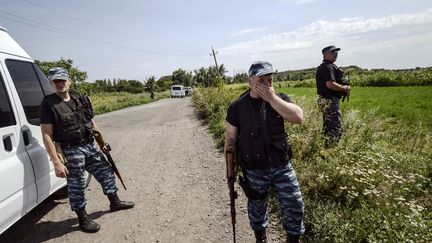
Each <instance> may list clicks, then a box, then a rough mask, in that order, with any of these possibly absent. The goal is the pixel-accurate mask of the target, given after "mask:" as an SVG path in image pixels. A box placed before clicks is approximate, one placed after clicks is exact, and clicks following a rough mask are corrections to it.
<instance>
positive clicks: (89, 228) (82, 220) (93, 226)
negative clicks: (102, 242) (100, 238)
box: [75, 207, 100, 233]
mask: <svg viewBox="0 0 432 243" xmlns="http://www.w3.org/2000/svg"><path fill="white" fill-rule="evenodd" d="M75 213H76V214H77V215H78V221H79V227H80V229H81V230H82V231H84V232H87V233H96V232H98V231H99V230H100V224H98V223H96V222H95V221H93V220H91V218H90V217H89V216H88V214H87V212H86V211H85V207H83V208H81V209H79V210H76V211H75Z"/></svg>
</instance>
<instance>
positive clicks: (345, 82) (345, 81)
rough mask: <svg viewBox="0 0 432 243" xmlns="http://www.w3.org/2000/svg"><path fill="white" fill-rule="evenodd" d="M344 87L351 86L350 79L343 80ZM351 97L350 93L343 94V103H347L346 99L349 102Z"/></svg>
mask: <svg viewBox="0 0 432 243" xmlns="http://www.w3.org/2000/svg"><path fill="white" fill-rule="evenodd" d="M342 85H348V86H349V85H350V81H349V79H348V77H346V78H344V79H342ZM349 96H350V92H349V91H348V92H347V93H343V94H342V102H344V101H345V98H346V99H347V102H349Z"/></svg>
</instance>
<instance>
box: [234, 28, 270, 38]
mask: <svg viewBox="0 0 432 243" xmlns="http://www.w3.org/2000/svg"><path fill="white" fill-rule="evenodd" d="M267 29H268V28H267V27H261V28H254V29H244V30H241V31H239V32H237V33H234V34H232V35H231V36H239V35H244V34H248V33H253V32H262V31H266V30H267Z"/></svg>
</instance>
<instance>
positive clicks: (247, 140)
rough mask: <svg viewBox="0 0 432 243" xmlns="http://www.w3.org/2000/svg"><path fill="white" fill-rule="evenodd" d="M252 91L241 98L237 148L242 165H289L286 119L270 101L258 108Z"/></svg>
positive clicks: (244, 167) (252, 167)
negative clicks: (255, 107)
mask: <svg viewBox="0 0 432 243" xmlns="http://www.w3.org/2000/svg"><path fill="white" fill-rule="evenodd" d="M251 99H252V98H251V97H250V95H249V93H246V94H245V95H243V96H242V97H241V98H240V99H239V100H238V101H237V102H238V104H237V105H238V109H237V112H238V114H237V117H238V120H239V124H238V127H239V129H238V138H237V151H238V158H237V160H238V161H239V164H240V166H241V167H242V168H243V169H248V170H260V169H267V168H276V167H279V166H283V165H287V164H288V162H289V160H290V157H291V146H290V145H289V144H288V142H287V135H286V133H285V128H284V119H283V117H282V116H280V115H279V114H278V113H277V112H276V111H275V110H274V109H273V108H272V107H271V106H270V104H268V103H266V102H263V104H264V106H262V107H261V110H260V111H257V110H255V109H254V107H253V106H252V100H251Z"/></svg>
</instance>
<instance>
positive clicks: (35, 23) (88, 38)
mask: <svg viewBox="0 0 432 243" xmlns="http://www.w3.org/2000/svg"><path fill="white" fill-rule="evenodd" d="M0 12H1V13H3V14H6V15H9V16H13V17H14V18H15V19H13V18H10V17H6V16H4V15H3V16H2V15H0V17H1V18H5V19H8V20H10V21H14V22H18V23H21V24H25V25H29V26H32V27H35V28H39V29H44V30H46V31H50V32H54V33H57V34H61V35H66V36H70V37H74V38H77V39H81V40H86V41H90V42H93V43H96V44H104V45H109V46H114V47H117V48H124V49H129V50H134V51H140V52H144V53H148V54H154V55H161V56H176V57H197V56H202V55H201V54H171V53H163V52H156V51H151V50H146V49H142V48H136V47H130V46H125V45H121V44H117V43H114V42H110V41H106V40H102V39H98V38H94V37H91V36H87V35H82V34H78V33H74V32H70V31H67V30H63V29H60V28H58V27H55V26H52V25H47V24H44V23H41V22H38V21H34V20H31V19H28V18H25V17H22V16H18V15H15V14H10V13H8V12H5V11H2V10H0Z"/></svg>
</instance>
